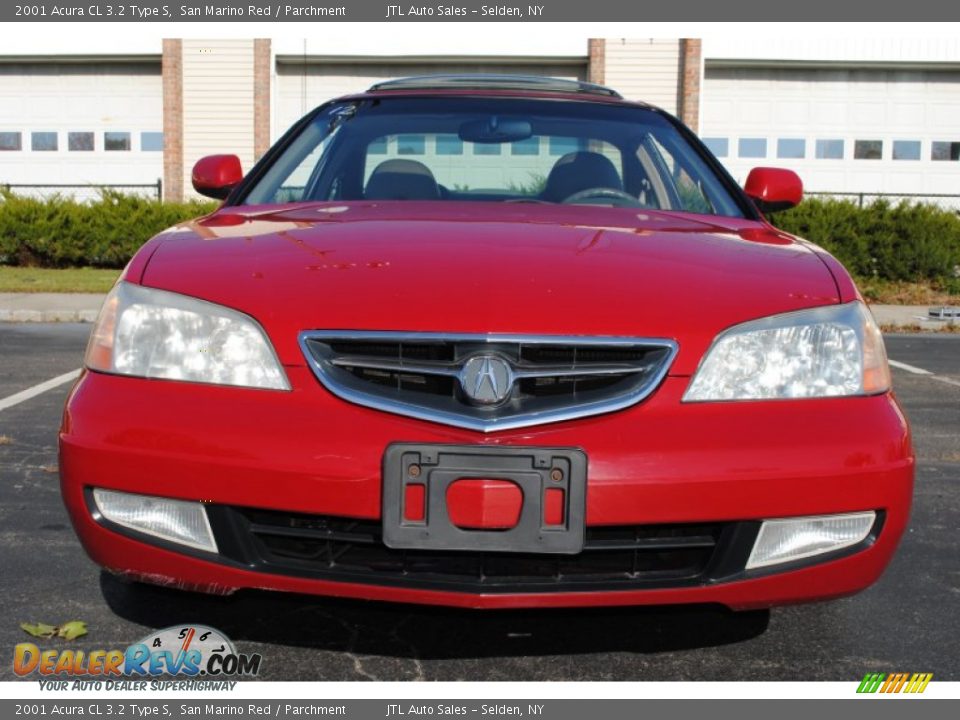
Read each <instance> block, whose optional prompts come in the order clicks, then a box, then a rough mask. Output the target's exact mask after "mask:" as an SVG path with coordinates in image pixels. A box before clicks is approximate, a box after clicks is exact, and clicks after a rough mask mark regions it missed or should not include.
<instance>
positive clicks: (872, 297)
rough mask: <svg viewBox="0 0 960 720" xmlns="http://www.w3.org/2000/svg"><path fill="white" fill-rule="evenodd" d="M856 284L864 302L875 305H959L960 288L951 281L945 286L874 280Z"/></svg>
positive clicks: (861, 281) (860, 279) (863, 280)
mask: <svg viewBox="0 0 960 720" xmlns="http://www.w3.org/2000/svg"><path fill="white" fill-rule="evenodd" d="M856 282H857V287H859V288H860V292H861V293H863V297H864V298H865V299H866V301H867V302H869V303H874V304H876V305H960V286H958V284H957V283H955V282H953V281H950V284H949V285H945V286H940V285H935V284H933V283H930V282H906V281H903V280H878V279H876V278H866V279H864V278H857V279H856Z"/></svg>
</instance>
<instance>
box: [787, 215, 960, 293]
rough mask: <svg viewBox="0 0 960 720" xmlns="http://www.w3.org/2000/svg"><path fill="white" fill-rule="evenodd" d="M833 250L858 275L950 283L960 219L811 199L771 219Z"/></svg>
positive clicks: (957, 258)
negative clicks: (946, 281)
mask: <svg viewBox="0 0 960 720" xmlns="http://www.w3.org/2000/svg"><path fill="white" fill-rule="evenodd" d="M771 219H772V221H773V223H774V224H775V225H776V226H777V227H779V228H781V229H783V230H786V231H787V232H789V233H792V234H794V235H799V236H800V237H803V238H806V239H807V240H810V241H812V242H815V243H816V244H817V245H820V246H822V247H824V248H826V249H827V250H829V251H830V252H831V253H833V255H835V256H836V257H837V259H838V260H840V262H842V263H843V264H844V265H845V266H846V267H847V269H848V270H849V271H850V272H851V273H852V274H853V275H855V276H858V277H862V278H871V277H875V278H880V279H883V280H909V281H930V280H932V281H944V280H950V279H951V278H955V277H956V276H957V274H958V270H960V216H958V215H957V213H956V212H955V211H953V210H945V209H942V208H939V207H937V206H935V205H926V204H921V203H906V202H902V203H898V204H893V203H890V202H888V201H885V200H877V201H875V202H873V203H871V204H869V205H865V206H864V207H862V208H861V207H858V206H857V204H856V203H854V202H852V201H848V200H834V199H819V198H817V199H808V200H804V201H803V202H802V203H800V205H798V206H797V207H795V208H793V209H791V210H788V211H786V212H782V213H776V214H775V215H773V217H772V218H771Z"/></svg>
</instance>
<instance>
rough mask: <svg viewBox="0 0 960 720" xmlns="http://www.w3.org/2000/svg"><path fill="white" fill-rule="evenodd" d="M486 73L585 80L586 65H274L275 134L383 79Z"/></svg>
mask: <svg viewBox="0 0 960 720" xmlns="http://www.w3.org/2000/svg"><path fill="white" fill-rule="evenodd" d="M453 73H487V74H494V75H542V76H547V77H558V78H565V79H570V80H583V79H585V77H586V64H585V63H582V62H576V63H574V62H571V63H563V64H515V63H512V64H497V63H483V62H478V63H473V64H465V63H458V64H451V63H443V62H433V63H417V64H411V63H388V62H383V63H350V64H345V63H330V64H307V65H303V64H287V63H284V62H280V63H278V65H277V84H276V102H275V104H274V107H275V108H276V115H275V123H274V128H275V135H277V136H279V135H280V134H282V133H284V132H286V130H287V128H288V127H290V125H292V124H293V123H294V122H296V121H297V120H299V119H300V118H301V117H303V116H304V115H305V114H306V113H307V112H309V111H310V110H312V109H313V108H315V107H316V106H318V105H320V104H322V103H324V102H326V101H327V100H330V99H331V98H335V97H338V96H340V95H348V94H350V93H356V92H362V91H364V90H366V89H367V88H369V87H370V86H371V85H373V84H374V83H377V82H382V81H383V80H390V79H394V78H400V77H411V76H414V75H438V74H453Z"/></svg>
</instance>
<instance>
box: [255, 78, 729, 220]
mask: <svg viewBox="0 0 960 720" xmlns="http://www.w3.org/2000/svg"><path fill="white" fill-rule="evenodd" d="M703 152H704V151H703V150H702V149H700V148H699V147H694V145H692V144H691V143H690V142H689V141H688V140H687V138H686V136H684V135H683V134H682V133H681V132H680V131H679V130H678V128H677V127H676V126H675V125H674V124H673V123H672V122H670V121H669V120H668V119H667V118H666V117H664V116H663V115H661V114H659V113H657V112H654V111H652V110H647V109H644V108H641V107H637V106H631V105H614V104H602V103H589V102H573V101H571V102H557V101H545V100H528V99H513V98H497V99H496V100H493V99H490V98H459V97H453V98H435V97H433V98H390V99H377V100H376V101H369V100H361V101H357V102H353V103H345V104H339V105H336V104H335V105H332V106H331V107H329V108H328V109H326V110H324V111H321V112H320V113H318V114H317V115H316V117H315V118H313V120H312V122H309V123H307V124H306V125H305V126H304V129H303V130H302V131H301V132H300V134H299V135H297V136H296V137H294V138H293V139H292V140H290V141H289V142H288V143H287V144H286V147H285V148H284V149H283V150H282V151H281V152H278V153H275V154H274V156H273V157H272V159H271V161H270V162H269V166H268V167H267V169H266V170H265V171H264V172H262V173H261V174H260V177H259V179H258V180H257V181H256V182H255V183H253V185H252V187H250V188H249V189H247V191H246V193H245V195H244V196H243V197H242V198H241V200H240V202H242V203H244V204H258V203H286V202H309V201H325V200H337V201H345V202H350V201H363V200H367V201H418V200H420V201H445V200H449V201H479V202H538V203H579V204H595V205H610V206H615V207H636V208H656V209H664V210H682V211H687V212H697V213H710V214H721V215H730V216H737V217H739V216H742V215H743V211H742V209H741V206H740V205H739V204H738V200H737V198H736V197H734V196H733V195H732V194H731V192H730V191H729V189H728V186H726V185H725V181H724V180H723V179H721V178H720V177H718V176H717V174H716V172H715V171H714V170H713V169H712V168H711V166H710V164H709V163H708V162H707V160H705V158H704V156H703V154H702V153H703Z"/></svg>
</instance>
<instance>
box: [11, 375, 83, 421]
mask: <svg viewBox="0 0 960 720" xmlns="http://www.w3.org/2000/svg"><path fill="white" fill-rule="evenodd" d="M79 376H80V368H77V369H76V370H71V371H70V372H68V373H64V374H63V375H57V377H55V378H50V379H49V380H47V381H46V382H42V383H40V384H39V385H34V386H33V387H29V388H27V389H26V390H21V391H20V392H18V393H15V394H13V395H9V396H8V397H5V398H0V411H2V410H6V409H7V408H11V407H13V406H14V405H19V404H20V403H22V402H25V401H26V400H29V399H30V398H35V397H36V396H37V395H42V394H43V393H45V392H47V390H53V388H55V387H60V386H61V385H63V384H64V383H68V382H70V381H71V380H76V379H77V377H79Z"/></svg>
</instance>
